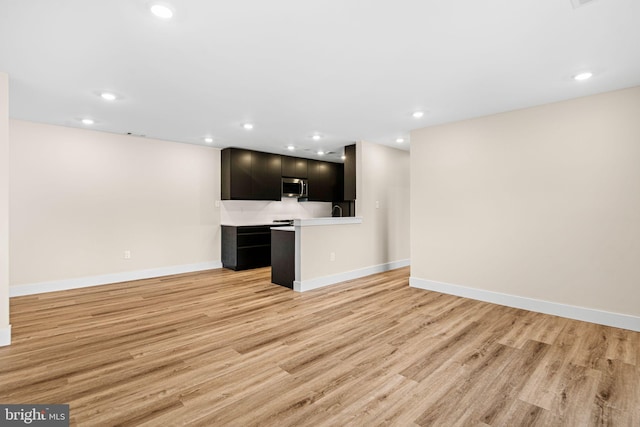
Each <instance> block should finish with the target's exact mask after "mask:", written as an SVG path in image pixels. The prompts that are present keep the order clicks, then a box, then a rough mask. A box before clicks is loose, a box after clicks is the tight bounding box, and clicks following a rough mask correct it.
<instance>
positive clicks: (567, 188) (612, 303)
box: [411, 87, 640, 327]
mask: <svg viewBox="0 0 640 427" xmlns="http://www.w3.org/2000/svg"><path fill="white" fill-rule="evenodd" d="M639 118H640V87H635V88H630V89H626V90H621V91H616V92H611V93H605V94H601V95H596V96H590V97H585V98H580V99H574V100H570V101H565V102H559V103H555V104H549V105H543V106H539V107H535V108H529V109H525V110H519V111H513V112H508V113H504V114H497V115H493V116H489V117H482V118H478V119H474V120H467V121H463V122H458V123H451V124H446V125H442V126H434V127H430V128H425V129H420V130H417V131H414V132H412V134H411V201H412V205H411V224H412V229H411V276H412V283H414V282H415V283H418V284H420V283H422V284H426V285H429V282H431V284H435V285H437V284H438V283H439V284H443V283H444V284H452V285H461V286H464V287H467V288H469V289H472V290H473V292H475V291H477V290H481V291H486V292H485V294H484V295H485V296H490V293H496V294H506V295H511V296H515V297H519V298H529V299H534V300H537V301H546V302H549V303H551V304H552V305H553V304H557V307H556V308H558V307H561V306H575V307H581V308H585V309H588V310H593V313H595V312H597V311H604V312H609V313H615V314H620V315H623V317H624V315H630V316H640V303H639V302H640V286H639V284H640V268H639V267H638V265H639V264H638V260H640V167H639V164H640V163H639V162H640V119H639ZM414 279H415V280H414ZM421 281H426V282H421ZM450 289H451V290H453V289H454V288H450ZM514 301H515V300H514ZM521 301H524V300H521ZM543 305H544V304H543ZM548 306H549V305H548ZM558 314H562V313H558ZM568 317H571V316H568ZM637 319H638V318H637V317H635V319H634V318H631V321H632V324H634V325H638V327H640V323H637ZM633 322H636V323H633Z"/></svg>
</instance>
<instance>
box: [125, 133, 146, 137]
mask: <svg viewBox="0 0 640 427" xmlns="http://www.w3.org/2000/svg"><path fill="white" fill-rule="evenodd" d="M125 135H129V136H138V137H140V138H144V137H146V136H147V135H144V134H141V133H134V132H127V133H125Z"/></svg>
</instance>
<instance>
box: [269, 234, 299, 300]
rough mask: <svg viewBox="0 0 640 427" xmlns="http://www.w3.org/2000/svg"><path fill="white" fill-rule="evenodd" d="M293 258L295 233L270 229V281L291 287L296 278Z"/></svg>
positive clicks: (294, 256) (294, 257)
mask: <svg viewBox="0 0 640 427" xmlns="http://www.w3.org/2000/svg"><path fill="white" fill-rule="evenodd" d="M295 259H296V238H295V233H294V232H293V231H282V230H271V282H272V283H276V284H278V285H282V286H286V287H287V288H291V289H293V281H294V280H295V278H296V265H295Z"/></svg>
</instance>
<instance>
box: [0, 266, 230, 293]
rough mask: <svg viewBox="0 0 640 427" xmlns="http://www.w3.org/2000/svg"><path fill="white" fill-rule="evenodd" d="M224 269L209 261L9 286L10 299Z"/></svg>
mask: <svg viewBox="0 0 640 427" xmlns="http://www.w3.org/2000/svg"><path fill="white" fill-rule="evenodd" d="M214 268H222V262H220V261H209V262H200V263H197V264H185V265H175V266H171V267H160V268H153V269H149V270H138V271H127V272H123V273H112V274H105V275H102V276H90V277H79V278H76V279H66V280H55V281H52V282H40V283H30V284H26V285H14V286H9V297H19V296H23V295H34V294H40V293H43V292H55V291H65V290H67V289H77V288H86V287H89V286H98V285H107V284H110V283H119V282H128V281H131V280H140V279H151V278H153V277H161V276H170V275H172V274H182V273H192V272H195V271H202V270H212V269H214Z"/></svg>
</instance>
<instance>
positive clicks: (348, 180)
mask: <svg viewBox="0 0 640 427" xmlns="http://www.w3.org/2000/svg"><path fill="white" fill-rule="evenodd" d="M355 199H356V146H355V144H353V145H348V146H346V147H344V200H355Z"/></svg>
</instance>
